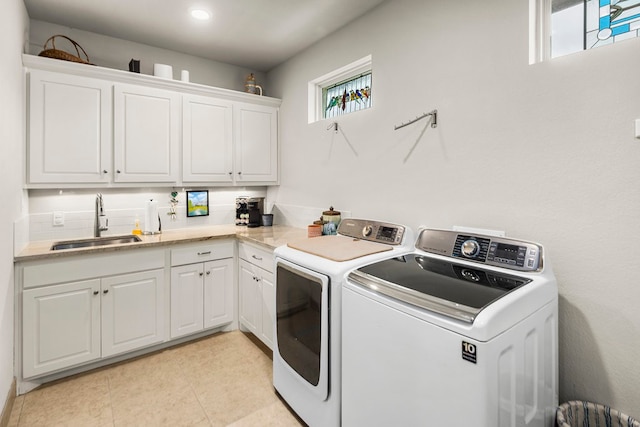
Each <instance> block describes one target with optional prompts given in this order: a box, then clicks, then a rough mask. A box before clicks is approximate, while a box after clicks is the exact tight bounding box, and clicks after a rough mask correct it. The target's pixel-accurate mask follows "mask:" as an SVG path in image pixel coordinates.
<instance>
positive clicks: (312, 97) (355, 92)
mask: <svg viewBox="0 0 640 427" xmlns="http://www.w3.org/2000/svg"><path fill="white" fill-rule="evenodd" d="M371 70H372V68H371V55H369V56H366V57H364V58H362V59H359V60H357V61H355V62H352V63H351V64H349V65H346V66H344V67H342V68H340V69H338V70H335V71H332V72H330V73H328V74H325V75H324V76H321V77H318V78H317V79H315V80H313V81H310V82H309V123H313V122H316V121H319V120H323V119H328V118H335V117H338V116H342V115H344V114H348V113H352V112H355V111H360V110H364V109H367V108H370V107H371V98H372V87H373V86H372V71H371Z"/></svg>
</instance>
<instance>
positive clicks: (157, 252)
mask: <svg viewBox="0 0 640 427" xmlns="http://www.w3.org/2000/svg"><path fill="white" fill-rule="evenodd" d="M164 254H165V252H164V250H163V249H148V250H146V249H145V250H123V251H118V252H111V253H108V254H104V253H96V254H86V255H78V256H72V257H69V258H65V259H59V258H54V259H51V260H49V259H46V260H42V261H32V262H25V263H24V264H21V266H22V275H23V279H22V281H23V282H22V286H23V288H24V289H28V288H35V287H38V286H44V285H51V284H55V283H65V282H75V281H79V280H84V279H92V278H94V277H106V276H111V275H114V274H123V273H132V272H136V271H144V270H152V269H156V268H163V267H164Z"/></svg>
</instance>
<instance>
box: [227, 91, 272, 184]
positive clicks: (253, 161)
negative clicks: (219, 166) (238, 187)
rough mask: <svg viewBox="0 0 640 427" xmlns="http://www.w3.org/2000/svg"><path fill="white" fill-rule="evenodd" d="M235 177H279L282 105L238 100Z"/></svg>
mask: <svg viewBox="0 0 640 427" xmlns="http://www.w3.org/2000/svg"><path fill="white" fill-rule="evenodd" d="M234 123H235V124H234V139H235V146H236V150H235V162H234V163H235V168H234V171H235V180H236V182H237V183H238V184H243V183H244V184H246V183H249V182H276V181H277V180H278V109H277V108H274V107H267V106H262V105H251V104H245V103H237V104H235V108H234Z"/></svg>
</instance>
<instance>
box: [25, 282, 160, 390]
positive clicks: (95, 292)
mask: <svg viewBox="0 0 640 427" xmlns="http://www.w3.org/2000/svg"><path fill="white" fill-rule="evenodd" d="M163 306H164V272H163V270H161V269H159V270H152V271H145V272H141V273H133V274H125V275H119V276H112V277H107V278H102V279H100V278H98V279H91V280H85V281H79V282H72V283H62V284H58V285H52V286H43V287H39V288H35V289H26V290H25V291H24V292H23V301H22V330H23V338H22V340H23V341H22V349H23V376H24V377H25V378H29V377H33V376H37V375H41V374H46V373H49V372H53V371H57V370H60V369H63V368H68V367H71V366H75V365H78V364H80V363H84V362H89V361H92V360H96V359H99V358H100V357H108V356H113V355H115V354H119V353H124V352H126V351H131V350H134V349H137V348H141V347H145V346H148V345H151V344H155V343H159V342H162V341H163V340H164V330H163V324H164V311H163ZM101 345H102V350H101Z"/></svg>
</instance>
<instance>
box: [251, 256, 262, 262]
mask: <svg viewBox="0 0 640 427" xmlns="http://www.w3.org/2000/svg"><path fill="white" fill-rule="evenodd" d="M251 258H253V259H257V260H258V261H262V257H261V256H257V255H251Z"/></svg>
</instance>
